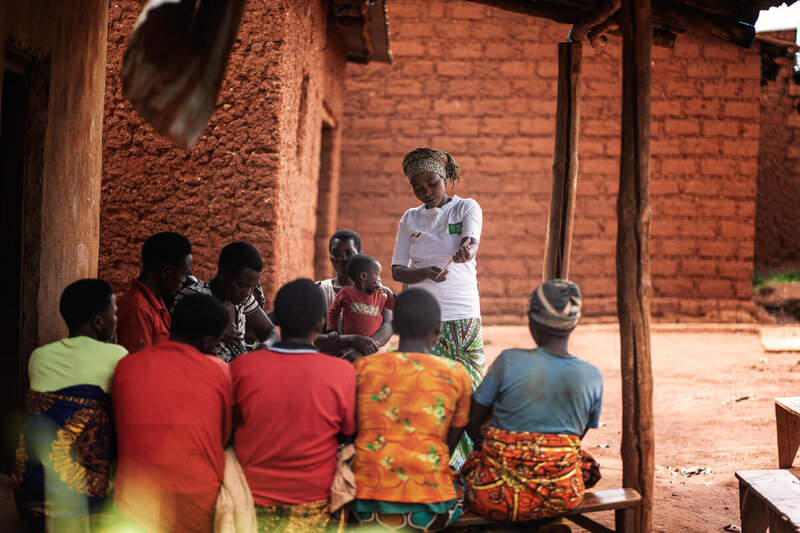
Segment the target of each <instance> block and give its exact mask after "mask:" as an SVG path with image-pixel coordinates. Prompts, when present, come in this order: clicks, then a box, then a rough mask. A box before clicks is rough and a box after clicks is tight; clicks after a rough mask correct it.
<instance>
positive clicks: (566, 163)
mask: <svg viewBox="0 0 800 533" xmlns="http://www.w3.org/2000/svg"><path fill="white" fill-rule="evenodd" d="M581 51H582V48H581V43H578V42H565V43H558V103H557V105H556V142H555V154H554V156H553V189H552V192H551V193H550V213H549V214H548V217H547V236H546V237H545V245H544V272H543V274H542V279H543V281H547V280H549V279H556V278H558V279H567V276H568V275H569V252H570V246H571V245H572V223H573V221H574V218H575V191H576V185H577V183H578V130H579V127H580V109H581V87H580V82H581Z"/></svg>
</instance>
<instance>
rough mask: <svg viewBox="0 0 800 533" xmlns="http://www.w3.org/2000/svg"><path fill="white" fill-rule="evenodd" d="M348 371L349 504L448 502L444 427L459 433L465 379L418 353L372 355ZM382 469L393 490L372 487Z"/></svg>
mask: <svg viewBox="0 0 800 533" xmlns="http://www.w3.org/2000/svg"><path fill="white" fill-rule="evenodd" d="M354 366H355V369H356V373H357V384H358V393H357V397H356V398H357V405H358V414H359V418H358V437H357V438H356V461H355V465H354V468H353V470H354V472H355V474H356V495H357V497H358V498H360V499H374V500H383V501H391V502H406V503H431V502H443V501H448V500H452V499H453V498H455V497H456V491H455V489H454V487H453V483H452V480H451V479H450V469H449V468H448V466H447V465H448V462H449V461H450V452H449V450H448V448H447V434H448V431H449V429H450V426H451V425H455V426H461V427H463V426H465V425H466V423H467V420H468V418H467V416H468V413H469V396H470V392H471V391H472V384H471V381H470V379H469V375H468V374H467V372H466V371H465V370H464V369H463V368H461V366H460V365H459V364H458V363H456V362H455V361H451V360H449V359H445V358H443V357H437V356H435V355H430V354H426V353H405V352H384V353H376V354H372V355H368V356H366V357H364V358H362V359H359V360H358V361H356V362H355V363H354ZM386 461H389V462H390V463H391V467H392V468H390V469H389V471H388V477H389V479H392V480H395V481H396V483H385V484H383V483H377V482H378V481H379V479H380V477H382V476H375V468H376V467H378V466H379V465H381V464H383V463H385V462H386ZM384 475H386V474H384Z"/></svg>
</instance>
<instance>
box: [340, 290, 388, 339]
mask: <svg viewBox="0 0 800 533" xmlns="http://www.w3.org/2000/svg"><path fill="white" fill-rule="evenodd" d="M384 307H386V308H387V309H394V298H392V299H391V300H390V299H389V298H388V297H387V296H386V295H385V294H384V293H383V292H381V291H375V292H373V293H372V294H364V293H363V292H361V291H359V290H358V289H356V288H355V287H342V288H341V290H339V294H337V295H336V298H334V300H333V304H331V308H330V309H329V310H328V329H331V330H332V329H335V328H336V324H338V323H339V314H340V313H341V315H342V331H341V332H340V333H342V334H344V335H351V334H354V333H355V334H357V335H364V336H366V337H369V336H370V335H373V334H374V333H375V332H376V331H378V329H379V328H380V327H381V324H383V316H382V315H383V308H384Z"/></svg>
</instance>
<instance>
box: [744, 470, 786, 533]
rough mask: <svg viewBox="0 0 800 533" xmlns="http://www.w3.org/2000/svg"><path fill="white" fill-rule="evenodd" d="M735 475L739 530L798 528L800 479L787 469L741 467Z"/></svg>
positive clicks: (759, 532) (775, 531) (748, 532)
mask: <svg viewBox="0 0 800 533" xmlns="http://www.w3.org/2000/svg"><path fill="white" fill-rule="evenodd" d="M736 477H737V479H738V480H739V513H740V515H741V517H742V533H764V531H766V530H767V527H769V531H770V533H789V532H792V533H795V532H800V479H797V478H796V477H794V476H793V475H792V474H791V473H790V472H789V471H788V470H742V471H741V472H736Z"/></svg>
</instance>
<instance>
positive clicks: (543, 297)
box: [528, 279, 581, 335]
mask: <svg viewBox="0 0 800 533" xmlns="http://www.w3.org/2000/svg"><path fill="white" fill-rule="evenodd" d="M528 317H530V319H531V320H533V321H534V322H535V323H536V324H537V325H538V326H539V327H540V329H541V330H542V331H544V332H546V333H550V334H552V335H565V334H567V333H569V332H570V331H572V330H573V329H574V328H575V326H577V325H578V320H580V318H581V291H580V289H579V288H578V286H577V285H576V284H575V283H573V282H571V281H567V280H564V279H552V280H549V281H545V282H544V283H542V284H541V285H539V286H538V287H536V289H535V290H534V291H533V292H532V293H531V298H530V300H529V301H528Z"/></svg>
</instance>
